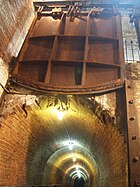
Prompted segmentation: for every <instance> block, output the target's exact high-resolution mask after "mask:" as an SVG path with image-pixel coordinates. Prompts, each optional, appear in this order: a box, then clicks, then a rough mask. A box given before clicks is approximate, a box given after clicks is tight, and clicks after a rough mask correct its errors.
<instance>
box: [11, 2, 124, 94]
mask: <svg viewBox="0 0 140 187" xmlns="http://www.w3.org/2000/svg"><path fill="white" fill-rule="evenodd" d="M63 6H64V5H63ZM63 6H62V5H61V6H60V7H59V8H56V7H55V6H54V7H53V6H51V7H50V6H48V7H46V6H44V7H40V8H39V9H38V13H37V17H36V19H35V21H34V23H33V25H32V27H31V30H30V32H29V34H28V36H27V38H26V41H25V43H24V46H23V48H22V50H21V53H20V55H19V57H18V60H17V65H16V67H15V69H14V72H13V78H14V80H15V81H18V82H20V83H24V84H26V85H28V86H30V87H35V88H39V89H41V90H45V91H50V90H51V91H52V90H53V91H56V92H63V93H64V92H65V93H84V92H85V90H86V93H93V92H98V91H102V90H112V89H115V88H118V87H121V86H122V85H123V75H124V73H123V69H124V68H123V47H122V46H123V45H122V35H121V21H120V14H119V13H118V12H117V11H116V10H115V9H114V7H113V6H110V7H109V8H104V7H94V8H92V6H91V7H90V6H89V7H88V8H85V7H84V8H83V7H82V4H80V3H75V4H72V5H69V6H68V5H67V6H64V7H63Z"/></svg>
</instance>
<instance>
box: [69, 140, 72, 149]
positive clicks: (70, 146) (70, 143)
mask: <svg viewBox="0 0 140 187" xmlns="http://www.w3.org/2000/svg"><path fill="white" fill-rule="evenodd" d="M72 149H73V143H72V142H69V150H70V151H71V150H72Z"/></svg>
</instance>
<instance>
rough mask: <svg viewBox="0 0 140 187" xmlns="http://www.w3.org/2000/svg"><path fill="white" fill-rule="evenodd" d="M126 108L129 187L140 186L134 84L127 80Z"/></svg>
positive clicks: (139, 154) (139, 139)
mask: <svg viewBox="0 0 140 187" xmlns="http://www.w3.org/2000/svg"><path fill="white" fill-rule="evenodd" d="M125 92H126V109H127V125H128V161H129V163H128V164H129V167H128V168H129V187H139V186H140V142H139V141H140V137H139V127H138V122H137V116H136V114H137V113H136V101H135V97H134V84H133V81H132V80H127V81H126V84H125Z"/></svg>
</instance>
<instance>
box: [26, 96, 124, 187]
mask: <svg viewBox="0 0 140 187" xmlns="http://www.w3.org/2000/svg"><path fill="white" fill-rule="evenodd" d="M54 98H55V97H54ZM54 98H53V99H52V100H51V99H50V98H49V101H48V99H46V98H45V102H44V98H41V99H40V105H41V110H40V109H39V107H37V106H35V108H36V109H35V110H34V111H32V113H31V114H30V113H29V115H31V116H32V119H33V118H35V119H36V122H35V123H36V125H37V124H38V125H41V123H42V124H44V125H45V127H44V128H43V129H42V128H41V131H40V132H39V137H40V143H38V146H37V147H36V152H35V153H34V156H33V157H32V155H30V152H31V150H32V147H33V146H32V145H30V147H29V150H28V152H29V158H28V160H32V161H30V162H29V163H28V167H29V168H30V169H28V171H29V170H30V172H29V173H28V176H29V178H28V183H30V184H36V185H40V184H42V185H47V186H49V185H56V184H57V185H61V186H63V187H73V186H74V184H75V177H77V176H78V175H80V176H81V177H82V178H83V179H84V185H85V187H102V186H103V187H104V186H107V187H109V186H112V185H114V186H117V184H118V181H120V186H121V185H122V186H123V185H126V183H127V180H126V175H127V173H126V167H127V166H126V159H127V157H126V146H125V143H124V138H123V137H122V135H121V134H120V133H119V131H118V129H117V126H116V125H115V124H114V119H113V118H112V116H111V115H110V114H109V113H108V112H107V111H105V110H103V109H102V108H101V106H100V105H99V104H98V103H97V102H95V100H94V99H88V98H84V99H83V98H82V100H81V99H80V98H78V100H77V101H76V100H75V99H74V98H73V97H71V96H70V100H71V104H70V106H71V107H70V108H69V109H68V110H66V111H64V113H65V114H64V117H63V118H61V119H58V117H59V111H58V110H56V111H55V110H54V108H56V106H55V107H54V105H53V102H55V99H54ZM50 100H51V103H52V104H48V103H47V102H50ZM83 101H84V103H83ZM44 103H45V104H44ZM43 105H44V106H43ZM49 105H51V106H49ZM64 105H65V104H64ZM46 106H47V107H46ZM57 107H59V104H58V106H57ZM38 116H39V118H38ZM31 123H32V122H31ZM33 123H34V122H33ZM36 125H35V124H32V128H33V129H32V132H33V131H34V129H35V128H36ZM41 127H42V125H41ZM46 128H47V131H46ZM35 132H36V131H35ZM50 132H51V133H50ZM32 143H33V142H32V141H31V144H32ZM31 158H32V159H31ZM77 167H78V169H77ZM76 183H77V182H76Z"/></svg>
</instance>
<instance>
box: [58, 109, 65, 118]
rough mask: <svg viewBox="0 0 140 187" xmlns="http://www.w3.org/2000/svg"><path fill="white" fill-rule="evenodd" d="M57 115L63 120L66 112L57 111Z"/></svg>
mask: <svg viewBox="0 0 140 187" xmlns="http://www.w3.org/2000/svg"><path fill="white" fill-rule="evenodd" d="M57 117H58V119H59V120H62V119H63V117H64V112H62V111H58V113H57Z"/></svg>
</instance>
